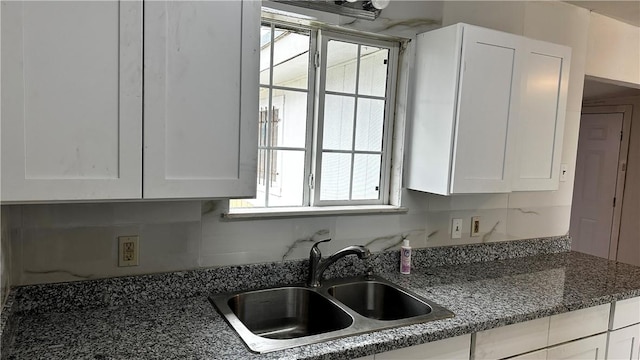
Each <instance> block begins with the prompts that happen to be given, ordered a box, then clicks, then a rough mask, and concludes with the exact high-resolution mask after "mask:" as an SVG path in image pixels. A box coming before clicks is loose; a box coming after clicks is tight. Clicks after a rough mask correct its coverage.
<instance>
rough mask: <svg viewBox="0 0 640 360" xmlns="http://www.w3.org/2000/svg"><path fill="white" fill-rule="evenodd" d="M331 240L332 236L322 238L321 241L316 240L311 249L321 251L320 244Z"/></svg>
mask: <svg viewBox="0 0 640 360" xmlns="http://www.w3.org/2000/svg"><path fill="white" fill-rule="evenodd" d="M329 241H331V238H328V239H324V240H320V241H316V242H315V243H314V244H313V246H312V247H311V251H314V249H315V250H317V251H320V249H318V245H320V244H322V243H325V242H329Z"/></svg>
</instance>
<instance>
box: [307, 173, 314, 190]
mask: <svg viewBox="0 0 640 360" xmlns="http://www.w3.org/2000/svg"><path fill="white" fill-rule="evenodd" d="M308 185H309V189H311V190H313V174H309V184H308Z"/></svg>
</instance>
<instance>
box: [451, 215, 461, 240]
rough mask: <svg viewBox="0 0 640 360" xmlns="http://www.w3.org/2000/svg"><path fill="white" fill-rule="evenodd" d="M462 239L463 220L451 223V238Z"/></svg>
mask: <svg viewBox="0 0 640 360" xmlns="http://www.w3.org/2000/svg"><path fill="white" fill-rule="evenodd" d="M461 237H462V219H453V221H451V238H452V239H460V238H461Z"/></svg>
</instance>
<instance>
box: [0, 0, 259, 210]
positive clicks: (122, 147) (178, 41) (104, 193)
mask: <svg viewBox="0 0 640 360" xmlns="http://www.w3.org/2000/svg"><path fill="white" fill-rule="evenodd" d="M143 18H144V25H143ZM143 26H144V39H143ZM259 34H260V2H256V1H238V0H229V1H202V2H197V1H194V2H182V1H171V2H159V1H149V2H145V4H144V14H143V6H142V2H141V1H121V2H117V1H99V2H97V1H69V2H66V1H39V2H31V1H22V2H18V1H16V2H14V1H8V2H3V3H2V194H1V195H2V197H1V199H2V201H5V202H29V201H40V202H48V201H73V200H115V199H147V198H148V199H168V198H216V197H251V196H254V195H255V188H256V158H257V121H256V114H257V109H258V71H259V69H258V68H259ZM143 49H144V64H143V56H142V53H143ZM143 73H144V84H143ZM143 86H144V92H143ZM143 93H144V95H143ZM143 96H144V99H143ZM143 103H144V105H143ZM143 114H144V118H143ZM143 128H144V131H143ZM143 133H144V135H143ZM143 136H144V138H143ZM143 160H144V161H143ZM143 164H144V165H143Z"/></svg>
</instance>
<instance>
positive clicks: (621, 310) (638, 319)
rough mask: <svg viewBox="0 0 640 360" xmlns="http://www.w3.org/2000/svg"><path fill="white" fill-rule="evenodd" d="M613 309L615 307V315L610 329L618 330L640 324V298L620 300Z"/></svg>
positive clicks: (613, 305)
mask: <svg viewBox="0 0 640 360" xmlns="http://www.w3.org/2000/svg"><path fill="white" fill-rule="evenodd" d="M611 307H613V311H612V313H613V314H612V319H611V327H610V328H609V329H611V330H616V329H620V328H622V327H625V326H629V325H633V324H637V323H640V297H634V298H631V299H626V300H618V301H616V302H614V303H613V304H612V305H611Z"/></svg>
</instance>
